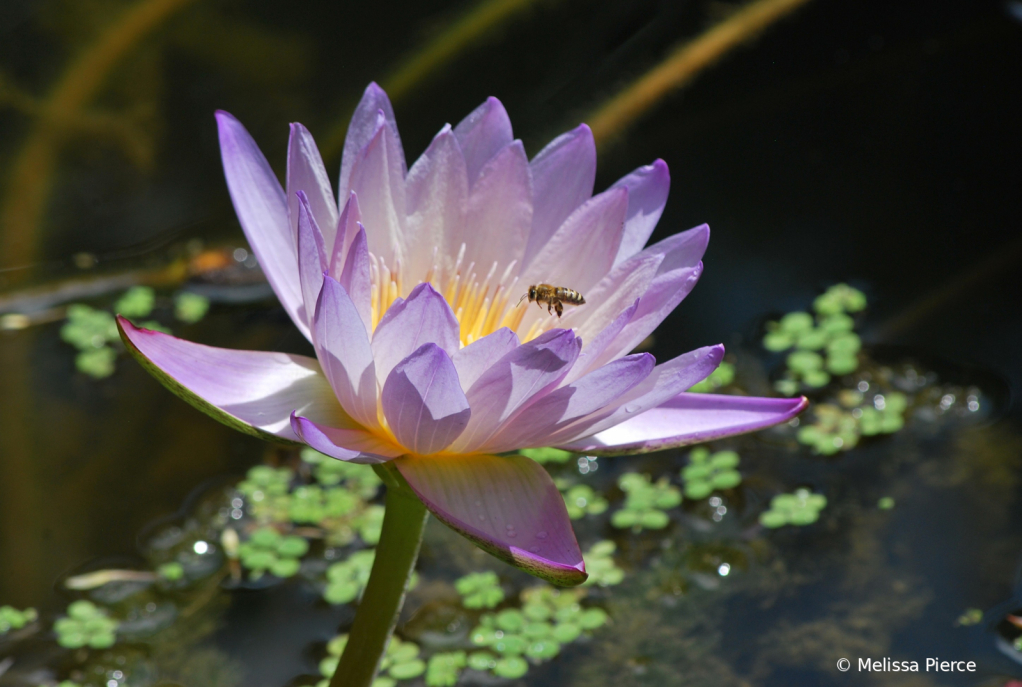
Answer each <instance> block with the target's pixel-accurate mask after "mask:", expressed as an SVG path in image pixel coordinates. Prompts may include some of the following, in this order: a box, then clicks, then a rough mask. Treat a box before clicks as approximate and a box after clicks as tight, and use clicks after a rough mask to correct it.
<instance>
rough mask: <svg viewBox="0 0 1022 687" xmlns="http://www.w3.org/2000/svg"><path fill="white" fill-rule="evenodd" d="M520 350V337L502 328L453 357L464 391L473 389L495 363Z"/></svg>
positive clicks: (457, 352)
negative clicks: (515, 350) (517, 349)
mask: <svg viewBox="0 0 1022 687" xmlns="http://www.w3.org/2000/svg"><path fill="white" fill-rule="evenodd" d="M516 348H518V335H517V334H515V333H514V332H513V331H511V330H510V329H508V328H507V327H501V328H500V329H498V330H497V331H495V332H493V333H492V334H487V335H486V336H484V337H483V338H481V339H477V340H476V341H473V342H472V343H470V344H469V345H468V346H465V347H464V348H462V349H461V350H459V351H455V352H454V355H452V356H451V360H452V361H453V362H454V368H455V369H456V370H457V371H458V379H460V380H461V388H462V389H471V388H472V385H473V384H475V383H476V380H477V379H479V377H480V376H481V375H482V374H483V372H486V370H487V369H489V367H490V366H491V365H493V361H495V360H500V359H501V358H503V357H504V356H505V355H507V354H508V353H510V352H511V351H513V350H514V349H516Z"/></svg>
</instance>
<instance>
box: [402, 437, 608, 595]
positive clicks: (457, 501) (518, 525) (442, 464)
mask: <svg viewBox="0 0 1022 687" xmlns="http://www.w3.org/2000/svg"><path fill="white" fill-rule="evenodd" d="M394 466H395V467H397V469H398V470H399V471H400V472H401V475H402V476H403V477H404V478H405V480H406V481H407V482H408V485H409V486H410V487H411V488H412V490H413V491H414V492H415V493H416V495H417V496H418V497H419V498H420V499H421V500H422V502H423V503H425V504H426V507H427V508H429V510H430V512H432V513H433V514H434V515H435V516H436V517H437V518H438V519H439V520H440V521H441V522H443V523H444V524H445V525H447V526H448V527H451V528H452V529H453V530H455V531H456V532H458V533H459V534H461V535H463V536H465V537H467V538H468V539H469V540H471V541H472V542H473V543H475V544H476V545H477V546H479V547H480V548H482V549H483V550H484V551H487V552H489V553H491V554H493V555H494V556H496V557H497V558H499V559H501V560H502V561H505V562H507V563H510V564H511V565H513V566H515V567H518V568H521V569H522V570H525V571H526V572H528V573H531V574H532V575H535V576H537V577H540V578H542V579H544V580H547V581H549V582H552V583H554V584H558V585H577V584H581V583H582V582H584V581H585V580H586V578H587V577H588V576H587V575H586V572H585V563H584V562H583V561H582V552H581V551H580V550H579V548H578V542H577V541H576V540H575V533H574V532H573V531H572V529H571V521H570V520H569V519H568V512H567V509H566V508H565V506H564V499H563V498H562V497H561V495H560V492H558V491H557V487H555V486H554V483H553V480H551V479H550V475H548V474H547V472H546V470H544V469H543V467H542V466H541V465H539V464H537V463H536V462H535V461H532V460H530V459H528V458H525V457H523V456H491V455H479V454H475V455H466V456H455V457H441V456H421V457H420V456H407V457H402V458H398V459H397V460H396V461H394Z"/></svg>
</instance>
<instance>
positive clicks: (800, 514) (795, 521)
mask: <svg viewBox="0 0 1022 687" xmlns="http://www.w3.org/2000/svg"><path fill="white" fill-rule="evenodd" d="M826 505H827V497H826V496H824V495H823V494H814V493H812V492H810V491H809V490H808V489H796V490H795V492H794V493H792V494H778V495H777V496H775V497H774V498H772V499H771V500H770V509H769V510H767V511H764V512H763V513H760V516H759V522H760V524H761V525H763V526H764V527H770V528H776V527H783V526H785V525H810V524H812V523H814V522H816V521H817V519H819V517H820V511H821V510H823V508H824V507H825V506H826Z"/></svg>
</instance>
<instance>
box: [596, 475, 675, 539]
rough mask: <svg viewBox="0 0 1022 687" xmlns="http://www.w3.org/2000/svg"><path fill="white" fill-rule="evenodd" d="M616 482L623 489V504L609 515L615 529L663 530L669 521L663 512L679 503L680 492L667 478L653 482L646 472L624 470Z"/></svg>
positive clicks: (636, 530)
mask: <svg viewBox="0 0 1022 687" xmlns="http://www.w3.org/2000/svg"><path fill="white" fill-rule="evenodd" d="M617 484H618V486H619V487H620V488H621V490H622V491H623V492H625V502H624V504H623V506H622V507H621V509H620V510H617V511H614V514H613V515H611V516H610V524H612V525H613V526H614V527H617V528H621V529H625V528H631V529H632V530H633V531H635V532H638V531H640V530H643V529H651V530H659V529H663V528H664V527H667V523H669V522H670V516H668V515H667V513H665V512H664V511H665V510H668V509H670V508H676V507H677V506H679V505H681V491H680V490H679V489H678V488H677V487H675V486H673V485H672V484H670V482H669V481H668V479H667V478H666V477H661V478H660V479H659V480H657V481H656V482H653V481H652V480H651V478H650V476H649V475H641V474H639V473H637V472H627V473H625V474H623V475H621V477H620V478H619V479H618V481H617Z"/></svg>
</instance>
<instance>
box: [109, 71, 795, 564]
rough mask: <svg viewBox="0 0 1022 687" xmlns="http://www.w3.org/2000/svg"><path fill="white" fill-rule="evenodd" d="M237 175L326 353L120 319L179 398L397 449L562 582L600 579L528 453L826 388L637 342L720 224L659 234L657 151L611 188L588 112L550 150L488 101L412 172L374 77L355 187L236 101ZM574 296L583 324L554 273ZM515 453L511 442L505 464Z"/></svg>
mask: <svg viewBox="0 0 1022 687" xmlns="http://www.w3.org/2000/svg"><path fill="white" fill-rule="evenodd" d="M217 122H218V124H219V130H220V145H221V149H222V154H223V163H224V171H225V174H226V177H227V185H228V187H229V189H230V193H231V198H232V199H233V201H234V207H235V209H236V211H237V213H238V218H239V220H240V221H241V226H242V228H243V229H244V231H245V235H246V236H247V237H248V240H249V243H250V244H251V247H252V250H253V251H254V252H255V255H256V257H257V258H258V259H259V262H260V264H261V265H262V268H263V270H264V272H265V273H266V277H267V279H268V280H269V282H270V284H271V286H272V287H273V289H274V291H275V292H276V294H277V296H278V297H279V298H280V301H281V303H282V304H283V306H284V308H285V309H286V310H287V312H288V314H289V315H290V316H291V319H292V320H294V323H295V325H296V326H297V327H298V328H299V329H300V330H301V331H302V333H303V334H305V336H306V337H307V338H308V339H309V340H310V341H311V342H312V345H313V346H314V348H315V351H316V358H309V357H304V356H299V355H288V354H283V353H270V352H259V351H235V350H225V349H220V348H212V347H209V346H203V345H201V344H197V343H191V342H188V341H184V340H181V339H177V338H174V337H172V336H168V335H166V334H162V333H159V332H155V331H149V330H146V329H141V328H137V327H135V326H133V325H132V324H131V323H130V322H128V321H127V320H124V319H123V318H121V319H120V325H121V327H122V334H123V337H124V339H125V342H126V344H127V345H128V347H129V348H130V349H131V350H132V352H133V353H134V354H135V355H136V357H138V358H139V360H140V361H142V363H143V364H144V365H145V366H146V367H147V369H149V370H150V372H152V373H153V374H154V375H155V376H157V377H158V378H159V379H160V380H161V381H162V382H163V383H164V384H165V385H167V386H168V387H169V388H170V389H171V390H173V391H174V392H175V393H177V394H178V395H180V396H181V397H182V398H185V399H186V400H188V401H189V402H190V403H192V404H194V405H195V406H196V407H198V408H200V409H201V410H203V411H205V412H207V413H209V414H210V415H212V416H213V417H215V418H217V419H219V420H221V421H222V422H225V423H226V424H229V425H231V426H233V427H236V428H237V429H240V430H241V431H244V432H247V433H249V434H254V435H257V436H262V437H266V438H271V439H274V440H278V441H280V440H283V441H292V442H302V443H305V444H308V445H309V446H312V447H313V448H315V449H316V450H318V451H321V452H323V453H325V454H327V455H329V456H333V457H334V458H337V459H339V460H345V461H352V462H358V463H382V462H387V461H390V462H391V465H392V466H394V467H396V469H397V470H398V471H399V472H400V474H401V476H402V477H403V478H404V480H406V481H407V483H408V485H409V486H410V487H411V489H412V490H413V491H414V493H415V494H416V495H417V496H418V497H419V498H420V499H421V500H422V502H423V503H424V504H425V505H426V506H427V507H428V508H429V510H430V511H431V512H432V513H433V514H435V515H436V516H437V517H438V518H439V519H440V520H441V521H443V522H444V523H446V524H447V525H449V526H451V527H453V528H454V529H455V530H457V531H458V532H460V533H462V534H463V535H465V536H466V537H468V538H469V539H471V540H472V541H474V542H475V543H477V544H478V545H480V546H481V547H483V548H484V549H486V550H487V551H490V552H491V553H493V554H494V555H496V556H498V557H500V558H502V559H504V560H506V561H508V562H510V563H512V564H514V565H517V566H519V567H521V568H524V569H526V570H529V571H530V572H532V573H534V574H536V575H538V576H540V577H543V578H546V579H549V580H551V581H555V582H558V583H561V584H577V583H579V582H581V581H583V580H584V579H585V577H586V573H585V567H584V564H583V561H582V555H581V552H580V551H579V547H578V544H577V543H576V541H575V536H574V533H573V532H572V528H571V524H570V521H569V519H568V515H567V512H566V510H565V506H564V502H563V500H562V499H561V496H560V494H559V493H558V491H557V489H556V488H555V486H554V484H553V482H552V481H551V479H550V477H549V476H548V474H547V472H546V471H545V470H544V469H543V468H542V467H541V466H540V465H538V464H537V463H535V462H533V461H532V460H530V459H528V458H525V457H522V456H518V455H506V454H508V453H511V452H514V451H517V450H519V449H523V448H529V447H542V446H557V447H561V448H564V449H567V450H570V451H575V452H579V453H586V454H591V455H601V456H602V455H613V454H624V453H641V452H645V451H654V450H660V449H664V448H669V447H674V446H682V445H686V444H693V443H698V442H702V441H707V440H710V439H717V438H720V437H724V436H729V435H733V434H738V433H741V432H749V431H752V430H756V429H760V428H763V427H767V426H769V425H773V424H776V423H779V422H784V421H786V420H788V419H790V418H791V417H793V416H794V415H796V414H797V413H798V412H800V411H801V410H802V409H803V408H804V406H805V400H804V399H771V398H749V397H743V396H724V395H706V394H689V393H685V391H686V390H687V389H688V388H690V387H691V386H692V385H694V384H696V383H697V382H699V381H701V380H702V379H704V378H705V377H706V376H707V375H709V374H710V373H711V372H712V371H713V370H714V369H715V368H716V367H717V365H718V364H719V363H720V361H721V358H722V356H723V354H724V349H723V347H722V346H708V347H706V348H700V349H698V350H695V351H692V352H690V353H686V354H684V355H682V356H679V357H677V358H675V359H673V360H670V361H668V362H666V363H662V364H660V365H656V364H655V361H654V359H653V356H652V355H650V354H648V353H639V354H633V355H630V352H631V351H632V350H633V349H634V348H635V346H636V345H637V344H638V343H639V342H640V341H642V340H643V339H644V338H646V337H647V336H648V335H649V334H650V332H652V331H653V329H654V328H655V327H656V326H657V325H658V324H659V323H660V322H661V321H662V320H663V319H664V317H666V316H667V314H668V313H670V312H671V311H672V310H673V309H674V308H675V306H677V305H678V303H680V302H681V300H682V299H683V298H684V297H685V296H686V295H687V294H688V293H689V291H691V289H692V287H693V286H695V283H696V281H698V279H699V276H700V274H701V273H702V270H703V265H702V262H701V258H702V256H703V252H704V251H705V249H706V244H707V240H708V238H709V228H708V227H706V226H700V227H696V228H695V229H691V230H689V231H686V232H683V233H680V234H676V235H674V236H671V237H669V238H667V239H665V240H663V241H661V242H659V243H656V244H654V245H652V246H650V247H648V248H645V249H644V248H643V246H644V245H645V244H646V241H647V240H648V239H649V237H650V234H651V233H652V232H653V228H654V226H655V225H656V223H657V220H658V219H659V218H660V214H661V212H662V211H663V207H664V203H665V202H666V200H667V193H668V187H669V182H670V180H669V175H668V171H667V165H666V164H665V163H664V162H663V161H662V160H657V161H656V162H654V163H653V164H652V165H649V166H648V167H641V168H639V169H637V170H635V171H634V172H632V173H631V174H629V175H627V176H625V177H624V178H622V179H620V180H619V181H617V182H616V183H615V184H613V185H612V186H611V187H610V188H609V189H607V190H606V191H604V192H603V193H600V194H597V195H593V182H594V178H595V172H596V149H595V145H594V142H593V136H592V133H591V132H590V130H589V128H588V127H586V126H585V125H581V126H579V127H578V128H576V129H574V130H572V131H569V132H568V133H566V134H563V135H562V136H559V137H558V138H556V139H554V140H553V141H552V142H551V143H550V144H549V145H547V146H546V147H545V148H544V149H543V150H542V151H540V153H539V154H538V155H536V156H535V157H534V158H533V159H532V160H531V161H530V160H529V159H528V158H527V157H526V154H525V150H524V148H523V147H522V143H521V141H517V140H514V139H513V138H512V134H511V123H510V121H509V119H508V116H507V113H506V112H505V111H504V108H503V106H502V105H501V104H500V102H499V101H497V100H496V99H494V98H490V99H489V100H487V101H486V102H485V103H483V104H482V105H481V106H480V107H479V108H477V109H476V110H475V111H474V112H472V113H471V114H469V115H468V117H466V118H465V119H464V120H462V121H461V123H459V124H458V125H457V126H455V127H453V128H452V127H450V126H445V127H444V128H443V129H441V130H440V133H438V134H437V135H436V137H435V138H434V139H433V141H432V143H430V145H429V147H428V148H427V149H426V151H425V153H423V154H422V156H421V157H420V158H419V159H418V160H417V161H416V162H415V163H414V164H413V165H412V167H411V169H408V168H407V167H406V165H405V158H404V152H403V150H402V147H401V141H400V138H399V136H398V131H397V126H396V124H395V121H394V115H393V110H392V108H391V105H390V102H389V101H388V99H387V96H386V94H385V93H384V92H383V91H382V90H381V89H380V88H379V87H378V86H376V85H375V84H372V85H370V86H369V88H367V89H366V92H365V95H364V96H363V98H362V101H361V103H360V104H359V106H358V109H357V110H356V112H355V115H354V117H353V119H352V122H351V127H350V128H349V130H348V135H347V140H346V142H345V146H344V156H343V161H342V163H341V174H340V182H339V187H338V197H339V199H340V201H339V202H338V201H337V197H335V195H334V191H333V189H332V188H331V184H330V181H329V179H328V177H327V173H326V170H325V169H324V166H323V162H322V160H321V158H320V154H319V152H318V150H317V148H316V144H315V143H314V142H313V140H312V137H311V135H310V134H309V132H308V131H307V130H306V129H305V128H304V127H303V126H302V125H300V124H293V125H292V126H291V139H290V143H289V146H288V160H287V179H286V182H285V188H281V185H280V183H279V182H278V180H277V178H276V177H275V176H274V174H273V172H272V171H271V169H270V167H269V165H268V164H267V162H266V159H265V158H264V157H263V155H262V153H261V152H260V151H259V148H258V147H257V146H256V144H255V142H254V141H253V140H252V138H251V136H249V134H248V132H247V131H246V130H245V129H244V127H243V126H242V125H241V124H240V123H239V122H238V121H237V120H236V119H235V118H234V117H232V116H231V115H229V114H227V113H226V112H219V113H218V114H217ZM536 283H549V284H553V285H556V286H565V287H568V288H571V289H574V290H576V291H578V292H580V293H582V294H583V295H584V296H585V299H586V304H585V305H580V306H577V307H573V306H570V305H569V306H566V310H565V313H564V316H563V317H561V318H558V317H557V316H556V315H551V314H549V313H548V312H547V310H546V308H537V307H536V306H535V305H531V306H530V305H529V304H528V303H525V304H521V305H518V304H517V302H518V301H519V299H520V297H521V296H522V295H523V294H524V293H526V292H527V290H528V288H529V286H530V285H532V284H536ZM502 454H504V455H502Z"/></svg>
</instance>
